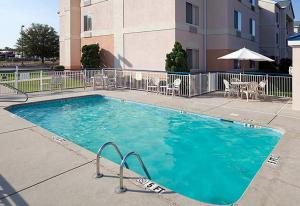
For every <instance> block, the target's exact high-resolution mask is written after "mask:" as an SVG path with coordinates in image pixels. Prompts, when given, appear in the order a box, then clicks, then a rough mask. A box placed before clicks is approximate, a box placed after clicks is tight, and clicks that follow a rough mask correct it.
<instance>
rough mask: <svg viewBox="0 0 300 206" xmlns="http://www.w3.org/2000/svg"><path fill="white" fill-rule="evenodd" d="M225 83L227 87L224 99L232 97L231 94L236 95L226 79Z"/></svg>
mask: <svg viewBox="0 0 300 206" xmlns="http://www.w3.org/2000/svg"><path fill="white" fill-rule="evenodd" d="M223 83H224V85H225V91H224V97H226V95H227V96H228V97H230V96H231V94H232V93H234V89H233V88H232V86H231V85H230V83H229V82H228V81H227V80H226V79H223Z"/></svg>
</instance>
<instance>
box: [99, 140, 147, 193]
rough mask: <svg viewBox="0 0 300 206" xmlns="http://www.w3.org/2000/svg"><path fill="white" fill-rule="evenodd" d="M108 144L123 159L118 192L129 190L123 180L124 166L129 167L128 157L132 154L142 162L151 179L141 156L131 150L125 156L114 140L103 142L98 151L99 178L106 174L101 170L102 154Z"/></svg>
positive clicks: (141, 164)
mask: <svg viewBox="0 0 300 206" xmlns="http://www.w3.org/2000/svg"><path fill="white" fill-rule="evenodd" d="M108 146H112V147H113V148H114V149H115V151H116V153H117V154H118V155H119V157H120V159H121V160H122V161H121V164H120V185H119V187H117V189H116V193H124V192H126V191H127V189H126V187H125V186H124V181H123V180H124V174H123V173H124V167H126V168H127V169H129V167H128V164H127V159H128V158H129V157H130V156H135V157H136V158H137V160H138V162H139V163H140V166H141V167H142V169H143V170H144V172H145V174H146V176H147V178H148V179H149V180H151V176H150V174H149V172H148V170H147V168H146V167H145V164H144V162H143V160H142V158H141V156H140V155H139V154H138V153H136V152H129V153H127V154H126V155H125V156H123V155H122V153H121V151H120V150H119V148H118V146H117V145H116V144H115V143H113V142H107V143H105V144H103V145H102V146H101V147H100V149H99V151H98V153H97V158H96V177H97V178H101V177H103V176H104V175H103V173H101V171H100V159H101V157H102V156H101V154H102V152H103V150H104V149H105V148H106V147H108Z"/></svg>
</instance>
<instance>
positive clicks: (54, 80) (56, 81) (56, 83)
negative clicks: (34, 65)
mask: <svg viewBox="0 0 300 206" xmlns="http://www.w3.org/2000/svg"><path fill="white" fill-rule="evenodd" d="M57 89H59V90H60V91H62V90H63V77H62V76H61V75H53V76H52V77H51V81H50V91H51V92H53V91H55V90H57Z"/></svg>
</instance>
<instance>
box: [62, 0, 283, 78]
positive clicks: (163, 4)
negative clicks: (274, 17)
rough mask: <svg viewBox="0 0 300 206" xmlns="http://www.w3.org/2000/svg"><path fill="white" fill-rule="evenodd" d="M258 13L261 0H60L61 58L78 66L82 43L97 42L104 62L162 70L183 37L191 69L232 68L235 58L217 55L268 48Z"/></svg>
mask: <svg viewBox="0 0 300 206" xmlns="http://www.w3.org/2000/svg"><path fill="white" fill-rule="evenodd" d="M260 13H261V10H260V8H259V6H258V2H257V0H221V1H220V0H163V1H162V0H126V1H124V0H60V12H59V14H60V25H61V28H60V54H61V56H60V62H61V64H62V65H64V66H65V67H66V68H67V69H79V68H80V67H81V64H80V56H81V47H82V46H84V45H87V44H94V43H99V45H100V47H101V49H102V50H101V60H102V63H103V66H104V67H115V68H122V69H127V70H152V71H164V67H165V59H166V54H167V53H169V52H170V51H171V50H172V48H173V45H174V43H175V41H179V42H180V43H181V44H182V46H183V48H184V49H185V50H186V51H187V56H188V59H187V60H188V66H189V68H190V69H191V70H192V71H200V72H206V71H231V70H234V69H236V68H237V62H235V61H231V60H218V59H217V58H218V57H220V56H222V55H225V54H228V53H229V52H232V51H235V50H237V49H240V48H242V47H247V48H249V49H251V50H254V51H257V52H260V51H261V50H264V47H261V45H260V39H261V38H260V35H262V33H261V32H260V28H261V27H260V24H259V22H260ZM282 38H283V37H282ZM244 68H249V69H251V68H254V69H255V68H257V65H256V64H255V63H254V62H250V63H245V65H244Z"/></svg>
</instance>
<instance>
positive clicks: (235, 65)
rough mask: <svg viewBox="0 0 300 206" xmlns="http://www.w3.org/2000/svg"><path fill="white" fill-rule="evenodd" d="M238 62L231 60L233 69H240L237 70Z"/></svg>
mask: <svg viewBox="0 0 300 206" xmlns="http://www.w3.org/2000/svg"><path fill="white" fill-rule="evenodd" d="M239 66H240V65H239V61H238V60H233V69H240V68H239Z"/></svg>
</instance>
